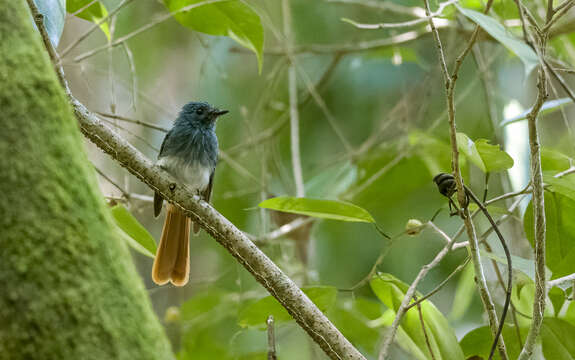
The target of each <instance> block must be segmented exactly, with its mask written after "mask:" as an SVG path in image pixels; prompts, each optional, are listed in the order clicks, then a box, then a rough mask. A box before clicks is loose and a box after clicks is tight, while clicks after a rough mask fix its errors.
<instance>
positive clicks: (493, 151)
mask: <svg viewBox="0 0 575 360" xmlns="http://www.w3.org/2000/svg"><path fill="white" fill-rule="evenodd" d="M457 148H458V149H459V151H461V152H462V153H463V154H464V155H465V156H466V157H467V159H468V160H469V161H471V162H472V163H473V164H474V165H475V166H477V167H478V168H479V169H481V171H483V172H484V173H486V172H493V171H501V170H506V169H509V168H511V167H512V166H513V159H512V158H511V156H509V154H507V153H506V152H505V151H503V150H501V149H500V148H499V146H498V145H491V144H489V141H488V140H485V139H478V140H477V141H475V142H473V140H471V139H470V138H469V137H468V136H467V135H465V134H464V133H457Z"/></svg>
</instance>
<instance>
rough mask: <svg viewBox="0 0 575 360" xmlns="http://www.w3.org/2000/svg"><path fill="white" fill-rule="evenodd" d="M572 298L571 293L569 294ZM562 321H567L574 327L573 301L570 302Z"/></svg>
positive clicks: (574, 309)
mask: <svg viewBox="0 0 575 360" xmlns="http://www.w3.org/2000/svg"><path fill="white" fill-rule="evenodd" d="M571 296H573V293H571ZM564 320H566V321H569V322H570V323H571V325H575V301H573V300H572V301H571V303H570V304H569V306H568V307H567V311H566V312H565V316H564Z"/></svg>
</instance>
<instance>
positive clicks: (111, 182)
mask: <svg viewBox="0 0 575 360" xmlns="http://www.w3.org/2000/svg"><path fill="white" fill-rule="evenodd" d="M94 170H96V172H97V173H98V175H100V176H101V177H102V178H103V179H104V180H106V181H107V182H109V183H110V184H111V185H112V186H113V187H115V188H116V189H118V190H119V191H120V193H122V196H123V197H124V198H125V199H126V200H130V194H129V193H128V192H127V191H126V190H124V189H123V188H122V187H121V186H120V185H118V183H117V182H115V181H114V180H112V179H111V178H110V177H109V176H108V175H106V174H105V173H104V172H103V171H102V170H100V169H98V167H96V166H94Z"/></svg>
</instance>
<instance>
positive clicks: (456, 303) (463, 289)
mask: <svg viewBox="0 0 575 360" xmlns="http://www.w3.org/2000/svg"><path fill="white" fill-rule="evenodd" d="M474 277H475V271H474V270H473V266H472V265H471V264H470V263H468V264H467V266H465V268H464V269H463V271H462V272H461V276H460V277H459V280H458V281H457V288H456V289H455V296H454V298H453V305H451V313H450V314H449V319H450V320H451V321H457V320H459V319H461V318H462V317H463V315H465V312H466V311H467V309H468V308H469V305H471V301H472V300H473V297H474V295H475V280H474Z"/></svg>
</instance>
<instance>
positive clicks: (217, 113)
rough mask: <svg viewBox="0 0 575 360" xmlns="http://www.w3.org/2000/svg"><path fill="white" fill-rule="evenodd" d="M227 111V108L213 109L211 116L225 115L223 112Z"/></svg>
mask: <svg viewBox="0 0 575 360" xmlns="http://www.w3.org/2000/svg"><path fill="white" fill-rule="evenodd" d="M227 113H229V111H228V110H220V109H214V110H213V111H212V116H213V117H214V118H217V117H218V116H222V115H225V114H227Z"/></svg>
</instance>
